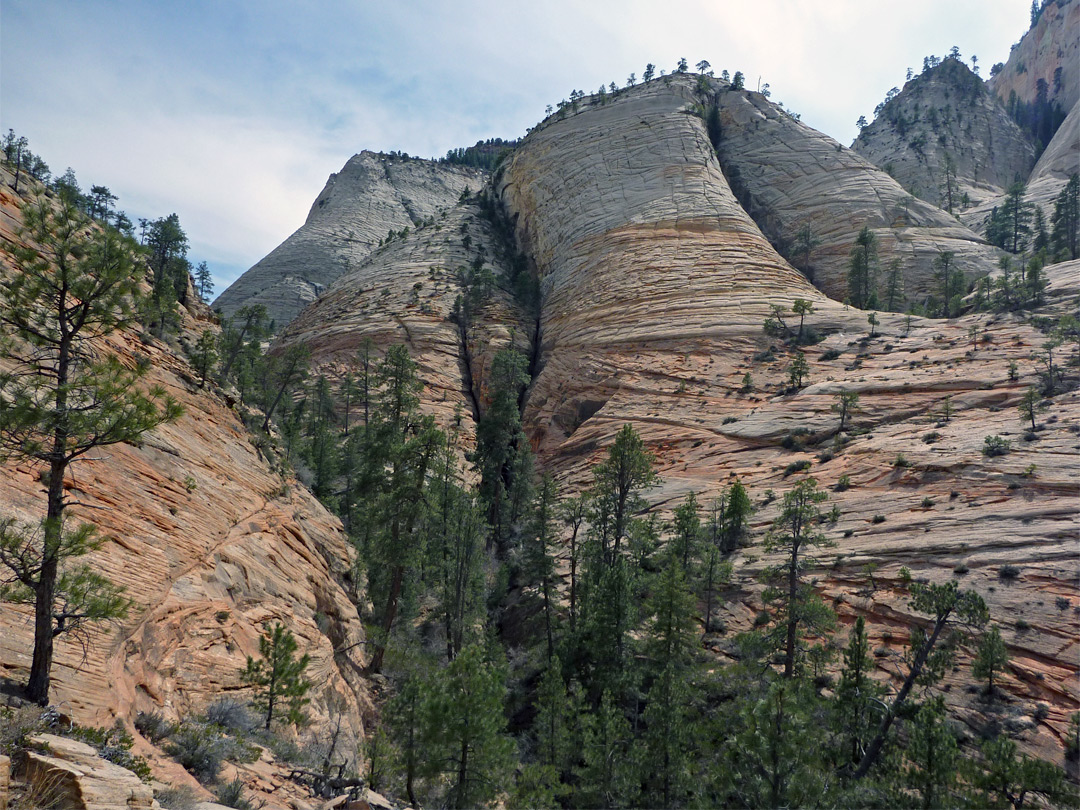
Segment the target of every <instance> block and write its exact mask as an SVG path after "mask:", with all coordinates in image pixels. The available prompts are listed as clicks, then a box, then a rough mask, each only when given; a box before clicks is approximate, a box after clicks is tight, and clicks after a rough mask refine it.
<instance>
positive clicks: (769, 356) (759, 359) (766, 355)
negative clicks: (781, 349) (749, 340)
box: [754, 346, 776, 363]
mask: <svg viewBox="0 0 1080 810" xmlns="http://www.w3.org/2000/svg"><path fill="white" fill-rule="evenodd" d="M774 348H775V347H773V346H770V347H769V348H767V349H766V350H765V351H763V352H758V353H757V354H755V355H754V362H755V363H764V362H767V361H769V360H775V359H776V354H775V353H774V352H773V349H774Z"/></svg>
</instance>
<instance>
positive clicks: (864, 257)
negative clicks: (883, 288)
mask: <svg viewBox="0 0 1080 810" xmlns="http://www.w3.org/2000/svg"><path fill="white" fill-rule="evenodd" d="M877 263H878V257H877V237H876V236H875V235H874V232H873V231H871V230H870V226H869V225H864V226H863V229H862V230H861V231H859V235H858V237H856V239H855V245H854V247H852V249H851V260H850V262H849V264H848V277H847V281H848V297H849V298H850V299H851V304H852V306H855V307H858V308H859V309H867V308H869V307H871V306H872V305H873V299H876V298H877Z"/></svg>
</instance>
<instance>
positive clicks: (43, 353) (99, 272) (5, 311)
mask: <svg viewBox="0 0 1080 810" xmlns="http://www.w3.org/2000/svg"><path fill="white" fill-rule="evenodd" d="M23 222H24V225H23V227H22V228H21V229H20V231H19V233H20V237H21V239H22V240H23V242H24V244H25V245H27V246H26V247H22V246H16V247H15V248H13V249H12V251H11V252H12V256H13V258H14V261H15V266H16V269H17V271H18V272H17V273H15V274H14V275H13V276H12V277H11V279H10V281H9V282H8V283H7V284H6V285H0V323H2V324H3V327H4V336H3V338H0V357H2V358H3V359H4V360H6V361H8V364H9V365H8V369H9V370H8V371H6V372H4V373H3V374H0V457H3V458H4V459H10V458H15V459H21V460H25V461H29V462H31V463H32V464H34V465H40V466H42V467H44V468H45V472H44V473H43V476H42V480H43V481H44V482H45V485H46V493H47V494H46V509H45V517H44V519H43V520H42V522H41V526H40V529H31V528H29V527H17V526H15V525H14V524H12V523H11V522H6V523H4V524H2V525H3V530H2V532H0V562H2V563H3V564H4V565H5V566H6V567H7V568H8V569H9V570H11V572H12V573H13V574H14V576H15V579H16V580H17V581H18V586H17V591H18V593H14V594H12V593H10V592H9V597H8V598H17V599H18V600H19V601H23V600H24V599H25V600H30V594H32V601H33V604H34V654H33V660H32V663H31V667H30V677H29V682H28V685H27V693H28V696H29V698H30V699H31V700H33V701H35V702H38V703H42V704H44V703H46V702H47V701H48V696H49V681H50V671H51V669H52V657H53V639H54V638H55V637H56V635H57V634H58V633H60V632H64V631H65V630H70V629H71V628H72V626H73V625H75V624H76V622H78V624H81V623H82V622H85V621H99V620H101V619H106V618H110V617H119V616H122V615H123V614H124V613H125V612H126V609H127V606H128V605H129V604H130V602H129V601H128V600H126V599H125V598H123V597H122V596H121V594H120V592H119V590H118V589H117V588H116V587H115V586H113V585H112V584H111V583H109V582H108V580H106V579H105V578H104V577H101V576H100V575H99V574H96V573H95V572H93V571H92V570H91V569H90V568H89V567H87V566H78V567H73V564H71V563H69V561H70V560H73V559H75V558H77V557H79V556H81V555H83V554H86V553H87V552H88V551H90V550H92V549H93V548H94V547H95V544H96V543H97V542H100V541H95V540H94V538H93V529H92V527H88V526H83V527H80V528H79V529H76V530H72V531H68V530H67V529H66V528H65V521H64V517H65V510H66V508H67V506H68V503H69V502H68V500H67V497H66V495H65V482H66V481H67V479H69V477H70V474H71V468H72V465H73V463H74V462H76V461H77V460H79V459H81V458H83V457H84V456H86V455H87V454H89V453H91V452H92V451H93V450H95V449H96V448H98V447H104V446H108V445H111V444H117V443H122V442H132V441H135V440H136V439H138V438H139V437H140V436H142V435H143V434H145V433H146V432H148V431H150V430H153V429H154V428H155V427H157V426H158V425H160V424H161V423H163V422H168V421H171V420H174V419H176V418H178V417H179V416H180V414H181V412H182V411H181V408H180V406H179V405H178V404H177V403H176V402H175V401H174V400H173V399H171V398H170V397H169V396H168V395H167V394H166V393H165V391H164V389H162V388H161V387H160V386H154V387H152V388H150V389H149V390H147V391H144V390H142V389H141V388H140V387H139V384H138V383H139V379H140V378H141V377H142V376H143V374H144V372H145V370H146V368H145V367H142V366H137V367H136V368H135V369H134V370H129V369H128V368H126V367H125V366H124V365H123V364H122V363H121V362H120V361H119V360H118V359H117V358H116V357H115V356H114V355H112V354H109V353H108V352H107V350H106V347H105V345H104V344H103V340H102V339H103V338H105V337H106V336H108V335H110V334H113V333H115V332H117V331H119V330H121V329H124V328H126V327H130V326H133V325H134V318H135V310H136V307H137V305H138V303H139V286H138V285H139V282H140V280H141V276H142V272H141V270H140V268H139V266H138V263H137V262H136V260H135V256H134V248H133V247H132V246H131V245H130V243H129V242H128V241H126V240H125V239H123V237H121V236H120V235H119V234H117V233H116V232H115V231H111V230H108V229H106V230H100V229H98V228H90V227H88V224H89V223H88V222H87V220H86V218H85V217H84V216H83V215H82V214H80V213H79V212H78V211H77V210H76V208H75V205H74V204H73V203H72V202H70V201H61V203H60V204H59V205H54V204H53V202H52V201H50V200H48V199H44V198H42V199H40V200H38V201H37V202H35V203H28V204H26V205H25V206H24V207H23ZM30 245H33V247H30ZM20 594H21V596H20Z"/></svg>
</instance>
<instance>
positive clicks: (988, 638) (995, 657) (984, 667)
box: [971, 624, 1009, 696]
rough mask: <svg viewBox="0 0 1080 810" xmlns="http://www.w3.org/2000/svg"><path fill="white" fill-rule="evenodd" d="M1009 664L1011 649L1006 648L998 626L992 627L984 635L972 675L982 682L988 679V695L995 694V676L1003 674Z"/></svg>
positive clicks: (973, 662)
mask: <svg viewBox="0 0 1080 810" xmlns="http://www.w3.org/2000/svg"><path fill="white" fill-rule="evenodd" d="M1008 663H1009V648H1008V647H1006V646H1005V640H1004V639H1002V637H1001V630H1000V629H998V626H997V625H996V624H995V625H992V626H991V627H990V629H989V630H987V631H986V632H985V633H983V637H982V640H981V641H980V642H979V647H978V650H977V651H976V653H975V660H974V661H972V662H971V674H972V675H974V676H975V677H976V678H979V679H980V680H981V679H983V678H985V679H986V694H988V695H991V696H992V695H993V694H994V675H995V673H999V672H1001V671H1002V670H1003V669H1004V668H1005V666H1006V665H1007V664H1008Z"/></svg>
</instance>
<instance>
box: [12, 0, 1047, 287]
mask: <svg viewBox="0 0 1080 810" xmlns="http://www.w3.org/2000/svg"><path fill="white" fill-rule="evenodd" d="M1029 8H1030V2H1026V0H944V1H943V0H908V2H904V3H895V2H887V3H886V2H879V1H878V0H861V1H860V0H836V1H833V0H755V2H753V3H751V2H749V1H748V0H741V2H731V1H730V0H711V1H708V2H707V1H706V0H682V1H681V2H679V0H677V1H676V2H675V3H670V4H669V3H659V2H655V1H654V2H643V0H619V1H618V2H616V0H592V1H591V2H589V1H587V0H576V2H569V0H553V1H551V2H543V1H542V0H533V2H519V1H518V0H457V1H456V2H445V1H439V2H436V0H419V1H416V0H404V2H396V3H395V2H390V1H387V0H383V1H382V2H372V1H371V0H351V1H346V0H322V2H319V1H318V0H294V1H293V2H286V1H285V0H214V1H206V2H204V1H203V0H185V2H182V3H179V2H166V1H165V0H161V1H160V2H159V1H158V0H0V127H2V129H3V130H4V131H6V130H7V128H8V127H12V128H14V129H15V130H16V131H17V132H18V133H19V134H22V135H26V136H27V137H28V139H29V141H30V147H31V149H32V150H33V151H34V152H35V153H36V154H40V155H41V156H42V157H44V158H45V160H46V161H47V162H48V163H49V165H50V167H51V168H52V169H53V171H54V172H55V173H62V172H63V170H64V168H65V167H67V166H71V167H73V168H74V169H75V171H76V174H77V176H78V178H79V180H80V182H81V184H82V186H83V187H84V188H88V187H89V185H90V184H92V183H99V184H103V185H106V186H109V187H110V188H111V189H112V191H113V192H114V193H116V194H118V195H119V197H120V201H119V206H120V207H121V208H123V209H125V210H126V211H127V212H128V213H129V215H130V216H132V218H136V217H139V216H145V217H157V216H164V215H167V214H169V213H173V212H176V213H178V214H179V215H180V221H181V223H182V224H183V226H184V228H185V230H186V231H187V233H188V236H189V239H190V241H191V253H190V257H191V258H192V259H194V260H195V261H200V260H206V261H208V262H209V264H210V267H211V269H212V270H213V271H214V273H215V277H216V281H217V291H218V292H220V291H221V290H223V289H224V288H225V287H226V286H227V285H228V284H229V283H231V281H232V280H234V279H235V278H236V277H237V276H238V275H239V274H240V273H242V272H243V271H244V270H246V269H247V268H248V267H249V266H251V265H252V264H254V263H255V262H256V261H258V260H259V259H260V258H261V257H262V256H264V255H265V254H266V253H268V252H269V251H270V250H272V249H273V248H274V247H275V246H276V245H277V244H279V243H280V242H281V241H282V240H284V239H285V238H286V237H287V236H288V235H289V234H290V233H291V232H292V231H293V230H295V229H296V228H298V227H299V226H300V225H301V224H303V221H304V218H305V217H306V215H307V211H308V208H309V207H310V205H311V203H312V201H313V200H314V199H315V196H316V194H317V193H318V192H319V190H320V189H321V188H322V186H323V184H324V183H325V182H326V178H327V176H328V175H329V174H330V173H331V172H334V171H337V170H338V169H340V168H341V166H342V165H343V164H344V163H345V161H346V160H348V158H349V157H350V156H351V155H353V154H354V153H356V152H358V151H360V150H362V149H373V150H384V151H388V150H402V151H405V152H408V153H410V154H414V155H417V154H418V155H422V156H425V157H428V156H439V155H443V154H445V153H446V151H447V150H448V149H450V148H452V147H457V146H467V145H470V144H472V143H474V142H476V141H477V140H479V139H481V138H490V137H503V138H513V137H517V136H520V135H523V134H524V133H525V130H526V128H527V127H529V126H531V125H533V124H535V123H536V122H537V121H538V120H540V119H541V118H542V117H543V115H544V108H545V107H546V106H547V105H548V104H555V103H556V102H558V101H559V100H560V99H562V98H566V97H567V96H568V95H569V93H570V91H571V90H572V89H578V88H579V89H582V90H585V91H587V92H588V91H593V90H595V89H596V87H597V86H599V85H600V84H601V83H604V84H608V83H610V82H612V81H614V82H616V83H617V84H620V85H621V84H624V83H625V82H626V79H627V77H628V76H629V74H630V73H631V72H634V73H636V74H637V75H638V76H640V75H641V73H642V71H643V70H644V68H645V65H646V63H648V62H653V63H655V64H656V66H657V69H658V70H660V69H664V70H669V71H670V70H672V69H674V67H675V64H676V62H677V61H678V59H679V58H680V57H686V58H687V59H688V60H689V62H690V64H691V65H693V64H695V63H696V62H697V61H698V60H700V59H707V60H708V61H709V62H711V63H712V67H713V69H714V70H715V71H716V72H717V73H719V71H720V70H722V69H728V70H730V71H731V72H732V73H733V72H734V71H736V70H741V71H743V73H745V74H746V77H747V85H748V86H750V87H755V86H756V85H757V82H758V80H759V77H760V80H761V81H762V82H769V83H770V85H771V87H772V91H773V99H774V100H778V101H782V102H783V103H784V104H785V106H787V107H788V108H790V109H792V110H794V111H796V112H798V113H800V114H801V115H802V119H803V121H805V122H806V123H808V124H810V125H811V126H813V127H815V128H817V129H819V130H821V131H823V132H825V133H827V134H829V135H831V136H833V137H834V138H836V139H837V140H839V141H841V142H842V143H850V142H851V140H852V139H853V138H854V135H855V131H856V130H855V120H856V119H857V118H858V117H859V116H860V115H866V116H867V117H868V118H869V117H871V115H872V112H873V109H874V107H875V106H876V105H877V104H878V103H879V102H880V101H881V100H882V98H883V97H884V95H885V93H886V92H887V91H888V90H889V88H891V87H893V86H901V85H902V84H903V80H904V74H905V71H906V69H907V68H908V67H912V68H914V69H915V70H916V72H917V71H918V70H919V69H920V68H921V65H922V58H923V56H925V55H927V54H930V53H933V54H937V55H938V56H942V55H944V54H945V53H947V52H948V50H949V48H950V47H952V46H953V45H956V46H958V47H959V48H960V52H961V54H962V56H963V57H964V58H965V60H968V59H970V56H971V54H973V53H974V54H976V55H977V56H978V58H979V65H980V68H981V72H982V74H983V75H984V76H986V75H988V73H989V69H990V65H992V64H993V63H994V62H998V61H1004V60H1005V59H1007V57H1008V54H1009V46H1010V45H1011V44H1012V43H1014V42H1016V41H1017V40H1019V38H1020V37H1021V35H1022V34H1023V32H1024V31H1025V30H1026V28H1027V24H1028V10H1029Z"/></svg>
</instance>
